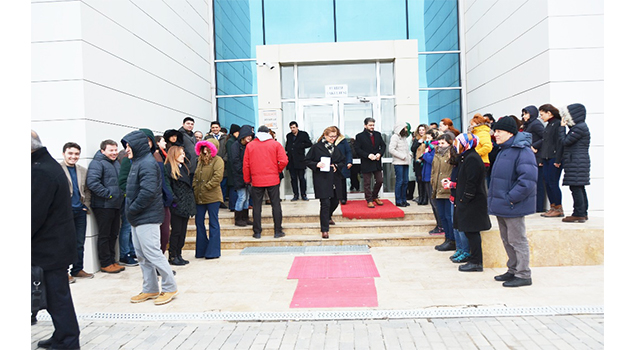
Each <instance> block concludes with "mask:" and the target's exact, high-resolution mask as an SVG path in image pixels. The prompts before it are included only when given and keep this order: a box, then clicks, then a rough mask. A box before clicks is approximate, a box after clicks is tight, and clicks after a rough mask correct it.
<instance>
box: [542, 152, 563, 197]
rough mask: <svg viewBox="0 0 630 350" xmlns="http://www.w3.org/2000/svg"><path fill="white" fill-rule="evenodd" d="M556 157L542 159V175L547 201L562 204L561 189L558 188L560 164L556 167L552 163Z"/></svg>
mask: <svg viewBox="0 0 630 350" xmlns="http://www.w3.org/2000/svg"><path fill="white" fill-rule="evenodd" d="M555 161H556V158H551V159H545V160H543V177H544V180H545V189H546V190H547V197H548V198H549V203H551V204H554V205H562V191H561V190H560V175H561V174H562V166H560V167H559V168H556V166H555V165H553V163H554V162H555Z"/></svg>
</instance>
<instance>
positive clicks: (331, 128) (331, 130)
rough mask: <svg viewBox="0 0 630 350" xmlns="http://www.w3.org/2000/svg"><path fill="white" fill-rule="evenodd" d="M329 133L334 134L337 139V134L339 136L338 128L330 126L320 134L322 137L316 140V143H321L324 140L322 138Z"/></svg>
mask: <svg viewBox="0 0 630 350" xmlns="http://www.w3.org/2000/svg"><path fill="white" fill-rule="evenodd" d="M331 132H334V133H336V134H337V137H339V134H340V132H339V128H337V127H336V126H334V125H332V126H329V127H327V128H326V129H324V132H323V133H322V136H320V137H319V138H318V139H317V142H321V141H322V139H323V138H324V136H326V135H327V134H330V133H331Z"/></svg>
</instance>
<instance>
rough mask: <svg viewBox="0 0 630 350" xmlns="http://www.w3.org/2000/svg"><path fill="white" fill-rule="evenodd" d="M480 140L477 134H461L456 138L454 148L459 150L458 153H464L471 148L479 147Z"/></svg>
mask: <svg viewBox="0 0 630 350" xmlns="http://www.w3.org/2000/svg"><path fill="white" fill-rule="evenodd" d="M478 142H479V138H478V137H477V135H475V134H468V133H461V134H459V135H457V137H456V138H455V142H453V146H455V149H456V150H457V153H464V152H466V151H468V150H469V149H471V148H475V147H477V143H478Z"/></svg>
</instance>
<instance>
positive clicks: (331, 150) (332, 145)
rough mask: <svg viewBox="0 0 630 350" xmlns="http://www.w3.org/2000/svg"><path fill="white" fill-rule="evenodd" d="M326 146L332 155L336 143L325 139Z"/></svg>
mask: <svg viewBox="0 0 630 350" xmlns="http://www.w3.org/2000/svg"><path fill="white" fill-rule="evenodd" d="M324 146H326V149H327V150H328V152H329V153H330V155H332V154H333V152H334V151H335V144H333V143H330V142H328V141H326V140H324Z"/></svg>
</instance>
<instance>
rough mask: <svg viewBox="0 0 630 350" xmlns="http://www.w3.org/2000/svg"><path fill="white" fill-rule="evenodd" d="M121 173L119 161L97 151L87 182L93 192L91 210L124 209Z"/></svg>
mask: <svg viewBox="0 0 630 350" xmlns="http://www.w3.org/2000/svg"><path fill="white" fill-rule="evenodd" d="M145 140H146V138H145ZM145 143H146V142H145ZM147 147H148V145H147ZM119 171H120V163H118V161H117V160H111V159H109V158H107V157H106V156H105V155H104V154H103V153H101V151H100V150H98V151H96V154H94V158H93V159H92V161H91V162H90V164H89V165H88V170H87V175H86V180H85V183H86V185H87V187H88V189H89V190H90V191H91V192H92V198H91V203H90V208H105V209H120V208H121V207H122V204H123V192H122V190H121V189H120V187H119V186H118V173H119Z"/></svg>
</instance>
